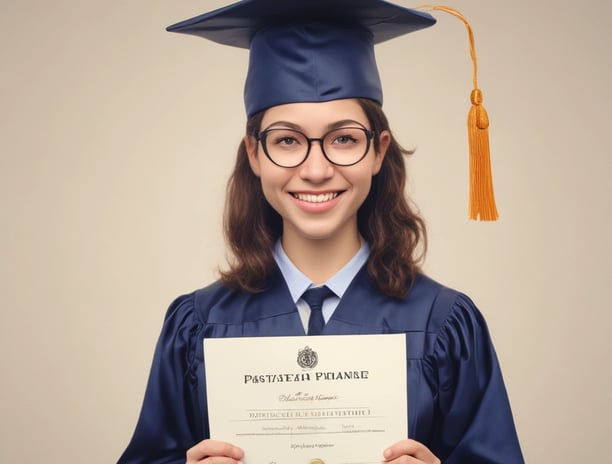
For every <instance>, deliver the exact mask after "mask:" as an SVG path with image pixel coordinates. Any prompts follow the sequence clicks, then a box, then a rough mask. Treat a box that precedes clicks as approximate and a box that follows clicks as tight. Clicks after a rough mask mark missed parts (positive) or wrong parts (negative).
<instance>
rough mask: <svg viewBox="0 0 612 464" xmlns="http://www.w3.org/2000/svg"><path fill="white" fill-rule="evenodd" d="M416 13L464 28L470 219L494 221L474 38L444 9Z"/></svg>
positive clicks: (486, 125) (486, 126)
mask: <svg viewBox="0 0 612 464" xmlns="http://www.w3.org/2000/svg"><path fill="white" fill-rule="evenodd" d="M419 9H431V10H437V11H443V12H445V13H448V14H451V15H453V16H455V17H456V18H459V19H460V20H461V21H463V23H464V24H465V27H466V29H467V32H468V38H469V40H470V56H471V58H472V64H473V69H474V72H473V87H474V88H473V90H472V94H471V96H470V100H471V102H472V107H471V108H470V112H469V114H468V141H469V147H470V206H469V211H468V215H469V218H470V219H474V220H476V219H480V220H481V221H495V220H496V219H497V218H498V217H499V214H498V212H497V207H496V206H495V194H494V192H493V176H492V174H491V155H490V150H489V116H488V115H487V110H486V109H485V107H484V106H482V92H481V91H480V89H479V88H478V62H477V60H476V49H475V47H474V34H473V33H472V28H471V26H470V24H469V23H468V22H467V20H466V19H465V17H464V16H463V15H462V14H461V13H459V12H458V11H457V10H455V9H453V8H449V7H447V6H436V5H422V6H421V7H419Z"/></svg>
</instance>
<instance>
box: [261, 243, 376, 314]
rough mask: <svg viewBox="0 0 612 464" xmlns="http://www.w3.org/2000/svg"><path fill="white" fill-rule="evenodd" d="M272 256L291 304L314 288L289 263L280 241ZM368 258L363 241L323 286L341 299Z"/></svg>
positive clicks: (310, 282) (367, 246)
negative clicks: (285, 283)
mask: <svg viewBox="0 0 612 464" xmlns="http://www.w3.org/2000/svg"><path fill="white" fill-rule="evenodd" d="M272 255H273V256H274V260H275V261H276V264H277V265H278V267H279V269H280V271H281V273H282V274H283V277H284V279H285V281H286V282H287V286H288V287H289V292H290V293H291V297H292V298H293V302H294V303H297V301H298V300H299V299H300V297H301V296H302V294H303V293H304V292H305V291H306V290H307V289H308V288H309V287H312V286H314V283H313V282H312V281H311V280H310V279H309V278H308V277H306V276H305V275H304V274H303V273H302V272H301V271H300V270H299V269H298V268H297V267H296V266H295V264H293V263H292V262H291V260H290V259H289V256H287V254H286V253H285V250H284V249H283V245H282V244H281V241H280V239H279V240H277V242H276V245H274V249H273V250H272ZM369 256H370V246H369V245H368V244H367V242H365V241H363V242H362V244H361V247H360V248H359V250H358V251H357V253H356V254H355V256H353V257H352V258H351V260H350V261H349V262H348V263H346V264H345V265H344V267H342V269H340V270H339V271H338V272H337V273H336V274H335V275H333V276H332V277H331V278H330V279H329V280H328V281H327V282H325V285H327V286H328V287H329V289H330V290H331V291H332V292H334V293H335V294H336V296H338V298H342V296H343V295H344V292H346V289H347V288H348V286H349V285H350V284H351V282H352V281H353V279H354V278H355V276H356V275H357V273H358V272H359V270H360V269H361V268H362V267H363V266H364V264H365V263H366V262H367V261H368V257H369Z"/></svg>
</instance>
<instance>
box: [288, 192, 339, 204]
mask: <svg viewBox="0 0 612 464" xmlns="http://www.w3.org/2000/svg"><path fill="white" fill-rule="evenodd" d="M340 193H341V192H328V193H319V194H317V195H315V194H312V193H291V195H293V197H294V198H297V199H298V200H300V201H306V202H308V203H325V202H326V201H331V200H333V199H334V198H336V197H337V196H338V195H340Z"/></svg>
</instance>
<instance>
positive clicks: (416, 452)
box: [383, 439, 440, 464]
mask: <svg viewBox="0 0 612 464" xmlns="http://www.w3.org/2000/svg"><path fill="white" fill-rule="evenodd" d="M405 455H407V456H411V457H413V458H416V459H417V460H418V461H422V462H424V463H427V464H440V460H439V459H438V458H437V457H436V455H434V454H433V453H432V452H431V451H430V450H429V448H427V447H426V446H425V445H424V444H422V443H420V442H418V441H416V440H411V439H408V440H401V441H398V442H397V443H395V444H394V445H392V446H390V447H389V448H387V449H386V450H385V452H384V453H383V456H384V457H385V460H386V461H392V460H394V459H397V458H399V457H400V456H405ZM406 462H409V461H406Z"/></svg>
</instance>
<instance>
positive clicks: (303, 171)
mask: <svg viewBox="0 0 612 464" xmlns="http://www.w3.org/2000/svg"><path fill="white" fill-rule="evenodd" d="M299 170H300V177H301V178H302V179H304V180H309V181H310V182H314V183H320V182H323V181H325V180H326V179H329V178H330V177H332V176H333V175H334V166H333V164H332V163H330V162H329V161H328V160H327V158H325V155H324V154H323V150H322V149H321V141H320V140H313V141H312V142H311V145H310V152H309V153H308V157H307V158H306V161H304V162H303V163H302V164H301V165H300V166H299Z"/></svg>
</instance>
